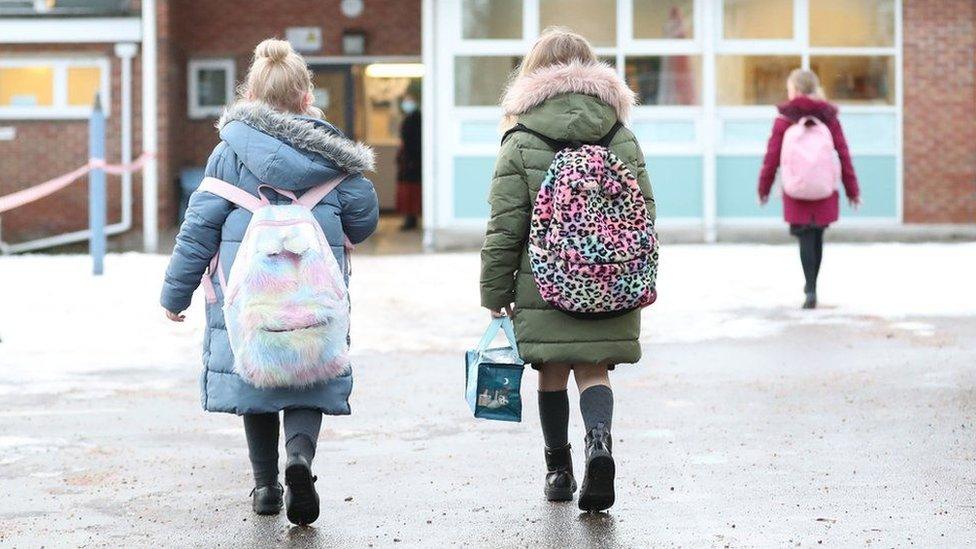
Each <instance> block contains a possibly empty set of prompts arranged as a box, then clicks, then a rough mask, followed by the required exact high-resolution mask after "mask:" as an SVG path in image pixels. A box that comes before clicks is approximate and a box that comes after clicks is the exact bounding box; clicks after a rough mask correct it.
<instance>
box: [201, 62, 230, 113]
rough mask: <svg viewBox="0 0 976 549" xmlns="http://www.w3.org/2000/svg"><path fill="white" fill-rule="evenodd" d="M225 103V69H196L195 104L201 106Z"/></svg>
mask: <svg viewBox="0 0 976 549" xmlns="http://www.w3.org/2000/svg"><path fill="white" fill-rule="evenodd" d="M226 103H227V71H225V70H224V69H218V68H214V69H198V70H197V104H198V105H199V106H201V107H222V106H223V105H225V104H226Z"/></svg>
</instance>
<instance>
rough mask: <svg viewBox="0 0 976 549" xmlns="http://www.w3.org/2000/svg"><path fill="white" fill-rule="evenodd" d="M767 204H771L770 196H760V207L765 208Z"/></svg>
mask: <svg viewBox="0 0 976 549" xmlns="http://www.w3.org/2000/svg"><path fill="white" fill-rule="evenodd" d="M767 202H769V195H768V194H767V195H762V194H761V195H759V205H760V206H765V205H766V203H767Z"/></svg>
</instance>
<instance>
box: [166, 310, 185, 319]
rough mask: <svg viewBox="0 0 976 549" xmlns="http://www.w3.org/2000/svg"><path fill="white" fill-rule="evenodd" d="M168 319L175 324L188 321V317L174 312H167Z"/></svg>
mask: <svg viewBox="0 0 976 549" xmlns="http://www.w3.org/2000/svg"><path fill="white" fill-rule="evenodd" d="M166 318H168V319H170V320H172V321H173V322H183V321H184V320H186V315H181V314H180V313H174V312H173V311H166Z"/></svg>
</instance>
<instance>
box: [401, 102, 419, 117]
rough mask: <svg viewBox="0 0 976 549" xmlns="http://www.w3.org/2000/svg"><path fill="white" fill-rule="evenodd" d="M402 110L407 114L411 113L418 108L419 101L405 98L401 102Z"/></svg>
mask: <svg viewBox="0 0 976 549" xmlns="http://www.w3.org/2000/svg"><path fill="white" fill-rule="evenodd" d="M400 110H402V111H403V112H404V113H406V114H410V113H412V112H413V111H415V110H417V102H416V101H414V100H413V99H404V100H403V101H401V102H400Z"/></svg>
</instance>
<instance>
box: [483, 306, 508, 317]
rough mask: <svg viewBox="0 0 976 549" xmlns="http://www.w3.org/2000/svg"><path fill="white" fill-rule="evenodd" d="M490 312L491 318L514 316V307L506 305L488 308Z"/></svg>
mask: <svg viewBox="0 0 976 549" xmlns="http://www.w3.org/2000/svg"><path fill="white" fill-rule="evenodd" d="M488 310H489V311H490V312H491V318H504V317H506V316H507V317H509V318H515V308H514V307H512V306H511V305H506V306H505V308H504V309H501V310H497V309H488Z"/></svg>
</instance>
